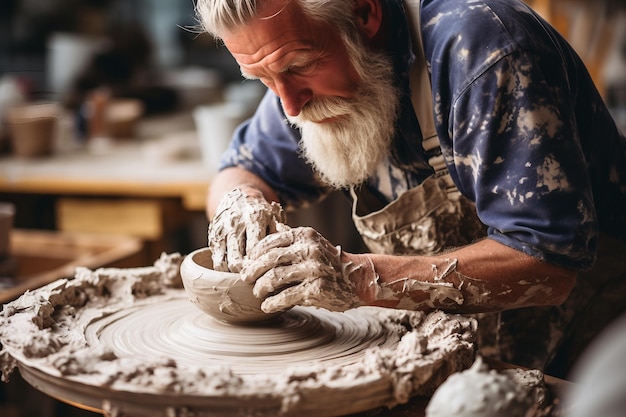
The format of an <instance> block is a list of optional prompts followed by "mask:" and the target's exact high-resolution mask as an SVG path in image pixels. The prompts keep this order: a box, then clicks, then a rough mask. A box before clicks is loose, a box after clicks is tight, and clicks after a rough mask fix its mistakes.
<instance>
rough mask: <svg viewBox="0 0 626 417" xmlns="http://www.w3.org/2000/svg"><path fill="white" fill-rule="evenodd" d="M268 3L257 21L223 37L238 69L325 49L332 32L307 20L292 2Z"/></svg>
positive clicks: (281, 0)
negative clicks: (286, 56)
mask: <svg viewBox="0 0 626 417" xmlns="http://www.w3.org/2000/svg"><path fill="white" fill-rule="evenodd" d="M268 3H269V4H268V5H264V6H262V7H261V9H260V13H259V17H257V18H255V19H253V20H252V21H251V22H249V23H248V24H246V25H245V26H243V27H239V28H237V29H235V30H233V31H231V32H228V33H226V34H224V35H223V36H222V40H223V41H224V44H225V45H226V47H227V48H228V50H229V51H230V53H231V54H232V55H233V56H234V57H235V59H236V60H237V62H238V63H239V65H241V66H242V67H245V66H254V65H257V64H263V63H269V62H272V61H275V60H278V59H282V58H283V57H284V56H285V55H287V54H290V53H297V52H302V53H306V52H307V51H309V52H311V51H314V50H319V49H322V48H324V45H325V44H326V43H327V38H328V36H329V35H328V34H329V32H333V31H332V28H330V27H329V26H328V25H325V24H323V23H320V22H316V21H313V20H312V19H310V18H309V17H307V16H306V15H305V14H304V13H303V11H302V10H301V9H300V7H299V6H298V4H297V2H295V1H288V2H285V1H283V0H277V1H270V2H268ZM265 4H267V3H265Z"/></svg>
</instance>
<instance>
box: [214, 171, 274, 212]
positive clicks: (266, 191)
mask: <svg viewBox="0 0 626 417" xmlns="http://www.w3.org/2000/svg"><path fill="white" fill-rule="evenodd" d="M236 187H239V188H242V190H243V191H247V192H254V191H253V190H256V191H260V192H261V193H262V194H263V196H264V197H265V199H266V200H267V201H278V196H277V195H276V192H274V190H273V189H272V188H271V187H270V186H269V185H267V183H266V182H265V181H263V180H262V179H261V178H260V177H258V176H257V175H255V174H253V173H251V172H250V171H246V170H245V169H243V168H238V167H231V168H226V169H224V170H222V171H220V172H219V173H218V174H217V175H216V176H215V178H214V179H213V181H212V182H211V186H210V188H209V192H208V196H207V209H206V211H207V216H208V218H209V219H212V218H213V215H214V214H215V209H216V208H217V205H218V204H219V202H220V200H221V198H222V197H223V196H224V194H226V193H227V192H229V191H230V190H232V189H233V188H236Z"/></svg>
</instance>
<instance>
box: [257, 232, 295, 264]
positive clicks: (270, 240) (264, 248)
mask: <svg viewBox="0 0 626 417" xmlns="http://www.w3.org/2000/svg"><path fill="white" fill-rule="evenodd" d="M294 230H295V229H288V230H286V231H283V232H276V233H272V234H271V235H268V236H266V237H265V238H263V239H262V240H261V241H259V242H258V243H257V244H256V245H255V246H254V247H253V248H252V249H251V250H250V252H249V253H248V258H249V259H258V258H260V257H261V256H262V255H263V254H265V253H267V252H269V251H271V250H272V249H276V248H283V249H284V248H286V247H288V246H290V245H292V244H293V243H294V242H295V235H294Z"/></svg>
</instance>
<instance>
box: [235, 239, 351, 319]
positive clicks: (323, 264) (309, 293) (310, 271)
mask: <svg viewBox="0 0 626 417" xmlns="http://www.w3.org/2000/svg"><path fill="white" fill-rule="evenodd" d="M357 268H358V267H357ZM354 270H355V267H354V265H352V264H350V263H347V264H346V263H343V262H342V261H341V249H340V248H339V247H335V246H333V245H332V244H331V243H330V242H329V241H328V240H326V239H325V238H324V237H323V236H322V235H320V234H319V233H318V232H317V231H316V230H315V229H312V228H310V227H298V228H293V229H289V230H284V231H278V232H276V233H273V234H271V235H268V236H267V237H265V238H264V239H262V240H261V241H260V242H259V243H258V244H257V245H256V246H255V247H254V248H253V249H252V251H251V252H250V253H249V254H248V259H247V260H246V261H245V262H244V265H243V268H242V270H241V277H242V279H243V280H244V281H245V282H247V283H249V284H254V295H255V296H257V297H259V298H263V299H264V301H263V304H262V305H261V308H262V309H263V311H265V312H266V313H273V312H278V311H285V310H288V309H289V308H291V307H293V306H295V305H304V306H316V307H322V308H326V309H328V310H331V311H345V310H348V309H350V308H354V307H358V306H360V305H363V303H362V301H361V300H360V299H359V297H358V295H357V291H356V285H355V283H354V282H352V281H351V280H350V273H351V272H353V271H354Z"/></svg>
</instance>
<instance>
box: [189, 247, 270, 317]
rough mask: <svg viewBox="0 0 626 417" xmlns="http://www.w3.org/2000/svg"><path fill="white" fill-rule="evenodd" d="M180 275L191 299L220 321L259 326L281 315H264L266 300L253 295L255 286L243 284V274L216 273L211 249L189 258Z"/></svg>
mask: <svg viewBox="0 0 626 417" xmlns="http://www.w3.org/2000/svg"><path fill="white" fill-rule="evenodd" d="M180 276H181V278H182V280H183V286H184V287H185V292H186V293H187V297H189V300H190V301H191V302H192V303H193V304H195V305H196V306H197V307H198V308H199V309H200V310H202V311H203V312H205V313H206V314H208V315H210V316H212V317H213V318H215V319H217V320H221V321H226V322H230V323H237V324H246V323H257V322H262V321H266V320H269V319H271V318H273V317H275V316H276V315H278V314H280V313H276V314H267V313H264V312H263V311H262V310H261V301H262V300H261V299H259V298H257V297H255V296H254V294H252V285H250V284H246V283H245V282H243V281H242V280H241V278H240V276H239V274H235V273H232V272H220V271H215V270H214V269H213V260H212V258H211V250H210V249H209V248H202V249H198V250H195V251H193V252H191V253H190V254H189V255H187V256H186V257H185V259H184V260H183V262H182V264H181V266H180Z"/></svg>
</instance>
